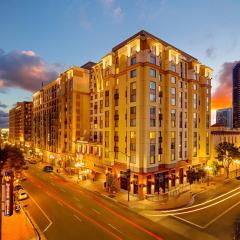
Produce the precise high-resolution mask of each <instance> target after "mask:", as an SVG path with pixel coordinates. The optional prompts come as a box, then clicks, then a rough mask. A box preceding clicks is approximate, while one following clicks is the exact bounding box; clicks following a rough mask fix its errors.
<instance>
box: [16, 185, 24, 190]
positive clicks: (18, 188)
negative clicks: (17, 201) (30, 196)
mask: <svg viewBox="0 0 240 240" xmlns="http://www.w3.org/2000/svg"><path fill="white" fill-rule="evenodd" d="M21 189H23V187H22V186H21V185H20V184H18V185H16V186H15V187H14V191H19V190H21Z"/></svg>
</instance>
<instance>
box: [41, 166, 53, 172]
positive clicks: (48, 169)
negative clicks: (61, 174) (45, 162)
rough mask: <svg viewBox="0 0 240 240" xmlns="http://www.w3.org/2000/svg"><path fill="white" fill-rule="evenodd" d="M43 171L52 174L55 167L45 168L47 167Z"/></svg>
mask: <svg viewBox="0 0 240 240" xmlns="http://www.w3.org/2000/svg"><path fill="white" fill-rule="evenodd" d="M43 171H44V172H52V171H53V167H52V166H45V167H44V168H43Z"/></svg>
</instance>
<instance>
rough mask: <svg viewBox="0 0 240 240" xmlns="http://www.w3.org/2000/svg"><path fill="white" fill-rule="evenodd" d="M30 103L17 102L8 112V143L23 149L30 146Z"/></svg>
mask: <svg viewBox="0 0 240 240" xmlns="http://www.w3.org/2000/svg"><path fill="white" fill-rule="evenodd" d="M31 137H32V102H27V101H24V102H17V103H16V106H15V107H14V108H12V109H11V110H10V111H9V142H10V143H12V144H16V145H17V146H20V147H24V146H30V145H31Z"/></svg>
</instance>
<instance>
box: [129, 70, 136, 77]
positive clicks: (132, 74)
mask: <svg viewBox="0 0 240 240" xmlns="http://www.w3.org/2000/svg"><path fill="white" fill-rule="evenodd" d="M136 76H137V70H136V69H134V70H132V71H131V72H130V77H131V78H134V77H136Z"/></svg>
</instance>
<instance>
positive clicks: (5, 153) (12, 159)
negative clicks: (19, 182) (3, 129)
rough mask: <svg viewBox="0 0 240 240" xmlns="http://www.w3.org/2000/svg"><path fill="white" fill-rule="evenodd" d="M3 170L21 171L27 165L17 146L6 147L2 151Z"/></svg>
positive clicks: (0, 159)
mask: <svg viewBox="0 0 240 240" xmlns="http://www.w3.org/2000/svg"><path fill="white" fill-rule="evenodd" d="M0 161H1V168H5V169H15V170H19V169H21V167H22V166H23V165H24V164H25V161H24V156H23V154H22V152H21V150H20V149H19V148H17V147H15V146H11V145H6V146H5V147H4V148H1V149H0Z"/></svg>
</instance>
